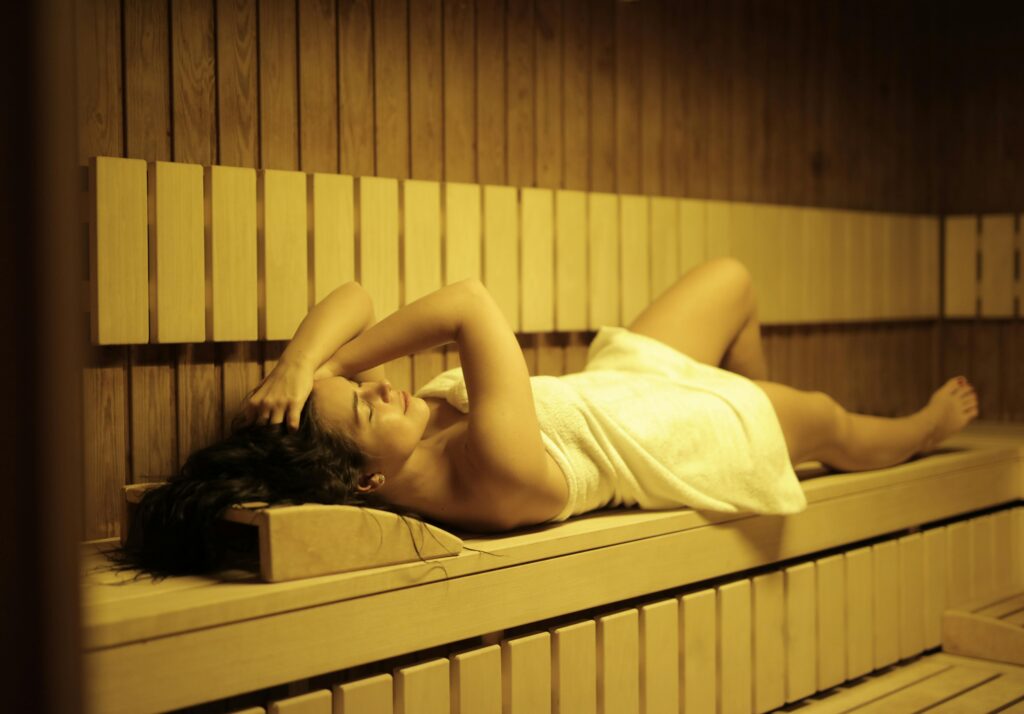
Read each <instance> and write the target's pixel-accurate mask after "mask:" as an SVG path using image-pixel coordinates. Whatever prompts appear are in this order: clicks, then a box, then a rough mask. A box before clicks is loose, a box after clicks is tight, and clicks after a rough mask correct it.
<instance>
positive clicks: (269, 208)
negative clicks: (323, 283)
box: [260, 169, 309, 340]
mask: <svg viewBox="0 0 1024 714" xmlns="http://www.w3.org/2000/svg"><path fill="white" fill-rule="evenodd" d="M262 174H263V182H262V184H261V186H262V188H263V195H262V201H261V204H262V209H263V210H262V213H261V214H260V215H261V216H262V230H261V231H260V234H261V241H260V250H261V261H260V262H261V263H262V265H263V294H264V296H265V302H264V309H263V324H262V329H261V330H260V338H261V339H264V340H289V339H291V338H292V335H294V334H295V330H296V329H297V328H298V327H299V323H300V322H302V318H303V317H305V316H306V311H307V309H308V306H307V303H308V302H309V271H308V249H307V246H308V242H307V235H306V226H307V219H308V212H307V203H306V175H305V174H303V173H301V172H298V171H278V170H274V169H267V170H265V171H263V172H262Z"/></svg>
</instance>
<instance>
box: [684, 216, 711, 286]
mask: <svg viewBox="0 0 1024 714" xmlns="http://www.w3.org/2000/svg"><path fill="white" fill-rule="evenodd" d="M707 209H708V201H696V200H693V199H687V198H684V199H682V200H680V201H679V274H680V275H684V274H686V273H687V272H688V271H689V270H690V269H691V268H696V267H697V266H698V265H700V264H701V263H703V262H704V261H705V260H707V257H708V250H707V243H708V237H707V230H708V229H707V225H708V224H707V212H708V210H707Z"/></svg>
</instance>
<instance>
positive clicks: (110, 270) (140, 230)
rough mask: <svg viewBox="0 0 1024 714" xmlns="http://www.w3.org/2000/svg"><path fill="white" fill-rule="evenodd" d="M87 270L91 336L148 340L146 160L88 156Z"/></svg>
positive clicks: (105, 341)
mask: <svg viewBox="0 0 1024 714" xmlns="http://www.w3.org/2000/svg"><path fill="white" fill-rule="evenodd" d="M89 169H90V175H89V186H90V187H92V191H93V194H92V200H91V201H90V204H89V205H90V221H89V276H90V280H89V283H90V286H91V290H90V292H89V296H90V303H91V306H90V310H89V315H90V319H91V322H90V324H91V329H92V341H93V344H99V345H114V344H119V345H125V344H143V343H145V342H148V341H149V290H150V287H149V267H148V266H149V246H148V238H147V235H148V231H147V227H148V217H147V208H148V201H147V191H146V171H147V169H146V162H145V161H142V160H141V159H117V158H109V157H103V156H98V157H96V158H94V159H91V160H90V163H89Z"/></svg>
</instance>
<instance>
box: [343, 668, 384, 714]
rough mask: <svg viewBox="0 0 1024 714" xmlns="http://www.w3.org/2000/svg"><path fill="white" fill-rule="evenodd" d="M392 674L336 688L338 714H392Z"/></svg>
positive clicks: (347, 683) (348, 683)
mask: <svg viewBox="0 0 1024 714" xmlns="http://www.w3.org/2000/svg"><path fill="white" fill-rule="evenodd" d="M392 686H393V685H392V680H391V675H390V674H378V675H377V676H376V677H369V678H367V679H360V680H358V681H355V682H346V683H345V684H340V685H338V686H336V687H335V688H334V700H335V706H336V710H337V711H336V714H362V712H374V714H391V712H392V710H393V706H394V697H393V694H392Z"/></svg>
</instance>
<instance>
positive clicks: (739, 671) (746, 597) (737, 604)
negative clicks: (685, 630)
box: [718, 580, 754, 714]
mask: <svg viewBox="0 0 1024 714" xmlns="http://www.w3.org/2000/svg"><path fill="white" fill-rule="evenodd" d="M750 600H751V595H750V581H749V580H738V581H736V582H734V583H727V584H725V585H722V586H720V587H719V588H718V658H719V659H718V661H719V667H718V704H719V706H718V711H719V712H721V713H722V714H733V713H735V714H745V713H746V712H750V711H751V708H752V704H753V701H754V697H753V672H752V671H751V670H752V664H753V652H752V642H751V633H752V627H751V602H750Z"/></svg>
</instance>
